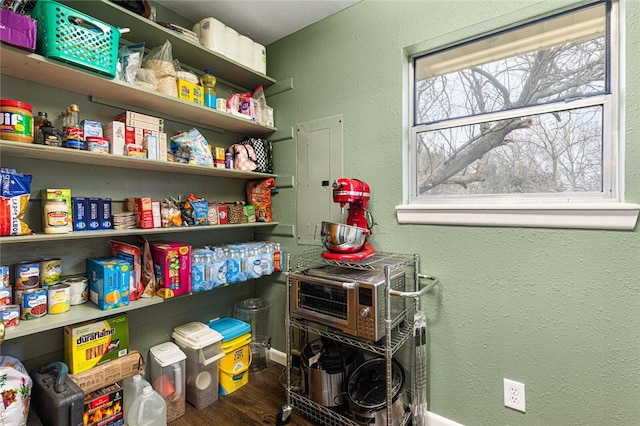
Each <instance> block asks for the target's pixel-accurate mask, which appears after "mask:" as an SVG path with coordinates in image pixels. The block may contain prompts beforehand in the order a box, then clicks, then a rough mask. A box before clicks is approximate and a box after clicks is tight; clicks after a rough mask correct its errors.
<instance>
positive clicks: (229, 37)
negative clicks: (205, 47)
mask: <svg viewBox="0 0 640 426" xmlns="http://www.w3.org/2000/svg"><path fill="white" fill-rule="evenodd" d="M222 54H223V55H225V56H226V57H228V58H229V59H232V60H234V61H236V62H237V61H238V32H237V31H236V30H234V29H233V28H231V27H224V44H223V46H222Z"/></svg>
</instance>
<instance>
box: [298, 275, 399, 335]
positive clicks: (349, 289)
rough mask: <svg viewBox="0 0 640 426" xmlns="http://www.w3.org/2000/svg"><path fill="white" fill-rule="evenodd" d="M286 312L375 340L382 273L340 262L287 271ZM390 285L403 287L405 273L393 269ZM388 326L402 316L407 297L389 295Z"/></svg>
mask: <svg viewBox="0 0 640 426" xmlns="http://www.w3.org/2000/svg"><path fill="white" fill-rule="evenodd" d="M289 277H290V279H291V300H290V304H291V306H290V313H291V316H292V317H294V318H300V319H306V320H310V321H312V322H315V323H317V324H322V325H325V326H328V327H331V328H335V329H337V330H339V331H341V332H342V333H344V334H348V335H350V336H355V337H359V338H362V339H365V340H371V341H378V340H380V339H381V338H382V337H383V336H384V335H385V308H386V300H387V299H386V295H385V285H384V284H385V274H384V271H382V270H360V269H351V268H345V267H341V266H332V265H328V266H323V267H320V268H311V269H307V270H305V271H302V272H300V273H290V274H289ZM390 281H391V289H392V290H397V291H405V290H406V288H405V285H406V280H405V273H404V271H402V270H396V271H394V272H393V273H392V275H391V277H390ZM389 300H390V303H391V316H390V318H391V319H392V324H391V326H392V327H395V326H396V325H397V324H398V323H399V322H400V321H402V320H403V319H404V318H405V315H403V314H404V313H405V310H406V307H407V299H406V298H403V297H390V298H389Z"/></svg>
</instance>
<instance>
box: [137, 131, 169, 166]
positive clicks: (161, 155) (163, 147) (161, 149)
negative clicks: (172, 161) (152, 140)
mask: <svg viewBox="0 0 640 426" xmlns="http://www.w3.org/2000/svg"><path fill="white" fill-rule="evenodd" d="M142 135H143V141H144V138H145V137H147V136H148V135H153V136H155V137H156V138H157V140H158V158H157V160H158V161H167V149H168V146H167V134H166V133H164V132H156V131H155V130H146V129H142ZM149 158H151V157H149Z"/></svg>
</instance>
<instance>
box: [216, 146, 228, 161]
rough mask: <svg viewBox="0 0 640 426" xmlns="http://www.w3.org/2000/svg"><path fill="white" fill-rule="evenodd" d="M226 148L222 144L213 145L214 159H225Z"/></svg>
mask: <svg viewBox="0 0 640 426" xmlns="http://www.w3.org/2000/svg"><path fill="white" fill-rule="evenodd" d="M225 152H226V151H225V149H224V148H223V147H221V146H214V147H213V159H214V160H222V161H224V154H225Z"/></svg>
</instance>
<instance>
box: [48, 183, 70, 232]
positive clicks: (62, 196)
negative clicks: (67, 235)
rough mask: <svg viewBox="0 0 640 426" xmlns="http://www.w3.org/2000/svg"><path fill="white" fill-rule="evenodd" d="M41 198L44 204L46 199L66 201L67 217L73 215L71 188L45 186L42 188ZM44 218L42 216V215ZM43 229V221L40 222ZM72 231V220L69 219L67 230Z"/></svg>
mask: <svg viewBox="0 0 640 426" xmlns="http://www.w3.org/2000/svg"><path fill="white" fill-rule="evenodd" d="M42 199H43V203H42V205H43V206H44V205H45V204H46V202H47V200H64V201H66V202H67V207H68V209H69V212H68V213H67V215H68V217H70V218H72V217H73V204H72V203H71V190H70V189H60V188H47V189H43V190H42ZM43 219H44V217H43ZM42 226H43V229H44V223H43V224H42ZM71 231H73V221H72V220H70V221H69V232H71Z"/></svg>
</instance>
